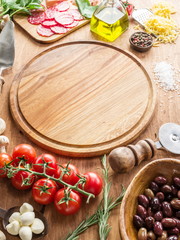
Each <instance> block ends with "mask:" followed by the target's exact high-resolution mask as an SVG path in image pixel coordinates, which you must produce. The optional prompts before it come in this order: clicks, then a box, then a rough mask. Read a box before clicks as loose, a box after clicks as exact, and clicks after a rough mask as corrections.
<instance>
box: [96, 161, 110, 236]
mask: <svg viewBox="0 0 180 240" xmlns="http://www.w3.org/2000/svg"><path fill="white" fill-rule="evenodd" d="M102 165H103V176H104V191H103V201H102V203H101V206H103V211H101V210H99V211H98V212H97V213H98V225H99V237H100V239H101V240H106V239H107V236H108V234H109V232H110V229H111V227H110V226H109V224H108V218H109V215H110V212H109V211H108V206H109V204H110V203H111V199H110V198H109V192H110V188H111V183H110V182H109V181H108V168H107V164H106V157H105V156H104V157H103V158H102ZM101 209H102V207H101Z"/></svg>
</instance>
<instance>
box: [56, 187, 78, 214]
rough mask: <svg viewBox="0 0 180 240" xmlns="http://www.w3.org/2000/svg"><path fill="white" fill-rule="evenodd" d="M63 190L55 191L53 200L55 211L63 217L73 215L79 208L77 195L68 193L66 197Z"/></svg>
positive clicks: (71, 192)
mask: <svg viewBox="0 0 180 240" xmlns="http://www.w3.org/2000/svg"><path fill="white" fill-rule="evenodd" d="M65 191H66V190H65V189H64V188H62V189H60V190H59V191H57V193H56V195H55V198H54V205H55V207H56V209H57V211H58V212H59V213H61V214H63V215H65V216H67V215H72V214H75V213H77V212H78V211H79V209H80V207H81V197H80V196H79V194H78V193H76V192H73V191H70V192H69V194H68V195H69V196H68V197H67V196H66V193H65Z"/></svg>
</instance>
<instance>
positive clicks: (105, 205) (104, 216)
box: [64, 156, 125, 240]
mask: <svg viewBox="0 0 180 240" xmlns="http://www.w3.org/2000/svg"><path fill="white" fill-rule="evenodd" d="M102 165H103V175H104V188H103V199H102V201H101V203H100V205H99V207H98V209H97V211H96V212H95V213H94V214H93V215H91V216H90V217H88V218H86V219H85V220H84V221H82V222H81V223H80V224H79V225H78V227H77V228H76V229H75V230H74V231H73V232H72V233H70V234H69V235H68V236H67V237H66V238H65V239H64V240H77V239H79V235H80V234H81V233H83V232H84V231H86V230H87V229H88V228H89V227H91V226H93V225H94V224H98V225H99V238H100V239H101V240H104V239H107V236H108V234H109V231H110V229H111V228H110V226H109V225H108V223H107V221H108V218H109V215H110V211H111V210H112V209H113V208H115V207H116V206H118V205H119V204H120V203H121V202H122V199H123V196H124V194H125V189H124V187H122V192H121V194H120V195H119V196H118V197H117V198H116V199H115V200H114V201H112V199H111V198H110V197H109V192H110V188H111V183H110V182H109V180H108V168H107V165H106V156H103V158H102Z"/></svg>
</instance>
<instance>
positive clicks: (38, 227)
mask: <svg viewBox="0 0 180 240" xmlns="http://www.w3.org/2000/svg"><path fill="white" fill-rule="evenodd" d="M31 230H32V232H33V233H35V234H40V233H42V232H43V231H44V223H43V221H42V220H41V219H39V218H35V219H34V222H33V224H32V225H31Z"/></svg>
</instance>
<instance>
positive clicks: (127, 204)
mask: <svg viewBox="0 0 180 240" xmlns="http://www.w3.org/2000/svg"><path fill="white" fill-rule="evenodd" d="M160 175H161V176H164V177H166V178H167V180H168V183H169V184H170V183H172V177H173V176H178V177H179V176H180V161H179V160H177V159H170V158H168V159H159V160H156V161H154V162H151V163H149V164H147V165H146V166H145V167H144V168H142V169H141V171H139V172H138V173H137V175H136V176H135V177H134V178H133V180H132V182H131V184H130V185H129V187H128V189H127V191H126V194H125V196H124V198H123V201H122V204H121V208H120V233H121V238H122V240H132V239H137V231H136V230H135V228H134V226H133V216H134V215H135V214H136V209H137V205H138V203H137V197H138V196H139V195H140V194H143V193H144V190H145V189H146V188H148V186H149V184H150V183H151V181H153V179H154V178H155V177H157V176H160Z"/></svg>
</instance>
